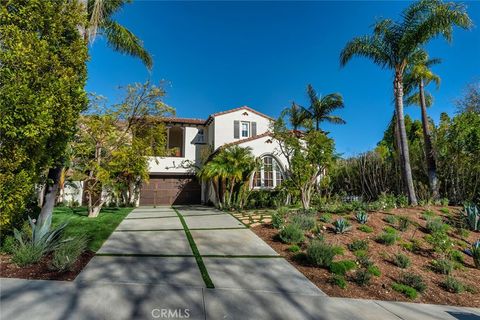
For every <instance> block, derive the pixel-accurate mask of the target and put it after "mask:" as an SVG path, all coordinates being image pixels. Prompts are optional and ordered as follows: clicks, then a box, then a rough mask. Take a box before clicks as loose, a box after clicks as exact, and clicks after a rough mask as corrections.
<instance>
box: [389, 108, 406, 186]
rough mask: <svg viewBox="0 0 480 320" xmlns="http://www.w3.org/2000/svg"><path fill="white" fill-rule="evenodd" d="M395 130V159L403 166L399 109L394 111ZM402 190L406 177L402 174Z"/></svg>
mask: <svg viewBox="0 0 480 320" xmlns="http://www.w3.org/2000/svg"><path fill="white" fill-rule="evenodd" d="M392 120H393V121H394V123H393V132H394V136H393V137H394V139H395V146H396V149H397V159H395V161H398V166H399V167H400V168H402V157H403V153H402V143H401V138H400V127H399V126H398V117H397V111H395V112H394V113H393V119H392ZM400 192H405V177H404V175H403V171H402V174H401V175H400Z"/></svg>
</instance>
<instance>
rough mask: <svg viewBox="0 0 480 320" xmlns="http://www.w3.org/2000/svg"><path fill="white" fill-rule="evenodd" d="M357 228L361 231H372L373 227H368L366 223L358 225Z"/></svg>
mask: <svg viewBox="0 0 480 320" xmlns="http://www.w3.org/2000/svg"><path fill="white" fill-rule="evenodd" d="M358 230H360V231H362V232H365V233H372V232H373V228H372V227H370V226H367V225H361V226H359V227H358Z"/></svg>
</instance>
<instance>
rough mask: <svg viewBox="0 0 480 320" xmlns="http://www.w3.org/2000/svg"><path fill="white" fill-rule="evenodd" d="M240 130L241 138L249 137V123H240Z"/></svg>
mask: <svg viewBox="0 0 480 320" xmlns="http://www.w3.org/2000/svg"><path fill="white" fill-rule="evenodd" d="M241 129H242V130H241V134H242V135H241V136H242V138H248V137H250V123H249V122H244V121H242V125H241Z"/></svg>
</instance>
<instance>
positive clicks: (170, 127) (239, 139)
mask: <svg viewBox="0 0 480 320" xmlns="http://www.w3.org/2000/svg"><path fill="white" fill-rule="evenodd" d="M159 120H160V121H161V122H163V123H165V126H166V129H167V148H168V149H169V150H172V152H171V155H170V156H167V157H150V159H149V171H150V175H149V181H147V182H144V183H143V185H142V187H141V190H140V195H139V197H138V200H137V205H140V206H155V205H172V204H175V205H180V204H207V203H214V202H215V193H214V190H213V189H212V188H213V186H212V185H211V183H206V182H202V181H198V179H197V178H196V176H195V167H197V168H199V167H200V166H201V165H202V163H204V160H206V158H207V157H208V156H209V155H211V154H212V152H217V151H219V150H220V149H221V148H222V147H227V146H230V145H239V146H241V147H250V148H251V151H252V153H253V155H254V156H255V157H257V158H260V159H261V160H262V162H263V166H262V168H261V170H259V172H256V173H255V174H254V175H253V176H252V179H251V181H250V187H251V188H253V189H273V188H275V187H276V186H277V185H278V184H280V182H281V181H282V180H283V178H284V168H285V166H286V160H285V158H284V157H283V156H282V155H281V153H280V152H279V149H278V143H276V142H275V140H274V139H272V136H271V134H270V132H269V129H270V125H271V123H272V121H273V119H272V118H271V117H269V116H267V115H265V114H262V113H260V112H258V111H256V110H253V109H251V108H249V107H247V106H243V107H239V108H235V109H231V110H227V111H222V112H218V113H214V114H212V115H210V116H208V118H207V119H206V120H203V119H193V118H178V117H169V118H162V119H159ZM76 183H77V185H76V186H75V187H71V186H67V187H66V188H65V193H64V199H65V201H67V202H71V201H75V202H77V203H84V202H85V201H86V200H85V198H84V196H83V188H82V187H83V183H82V182H76Z"/></svg>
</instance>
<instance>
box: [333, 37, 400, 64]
mask: <svg viewBox="0 0 480 320" xmlns="http://www.w3.org/2000/svg"><path fill="white" fill-rule="evenodd" d="M388 51H389V50H388V46H387V44H386V43H385V42H383V41H382V39H381V37H378V36H368V35H366V36H362V37H357V38H354V39H353V40H351V41H350V42H348V43H347V45H346V46H345V47H344V48H343V50H342V52H341V53H340V66H342V67H343V66H345V65H346V64H347V63H348V62H349V61H350V60H351V59H352V58H353V57H355V56H358V57H365V58H370V59H372V60H373V62H374V63H376V64H378V65H380V66H381V67H382V68H386V67H393V64H394V63H393V61H392V59H391V57H390V56H389V55H388Z"/></svg>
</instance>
